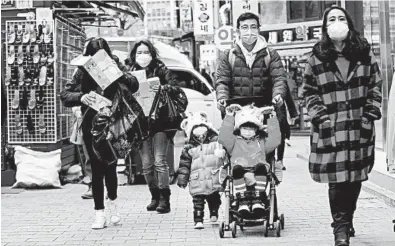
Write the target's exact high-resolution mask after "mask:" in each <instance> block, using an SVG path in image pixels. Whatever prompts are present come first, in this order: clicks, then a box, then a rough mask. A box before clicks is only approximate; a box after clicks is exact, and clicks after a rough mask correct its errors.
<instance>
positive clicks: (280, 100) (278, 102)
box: [272, 95, 284, 106]
mask: <svg viewBox="0 0 395 246" xmlns="http://www.w3.org/2000/svg"><path fill="white" fill-rule="evenodd" d="M272 103H273V104H274V105H277V106H281V105H283V103H284V100H283V98H282V97H281V95H276V96H275V97H273V100H272Z"/></svg>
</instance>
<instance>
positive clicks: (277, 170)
mask: <svg viewBox="0 0 395 246" xmlns="http://www.w3.org/2000/svg"><path fill="white" fill-rule="evenodd" d="M283 167H284V165H283V161H277V162H276V164H275V165H274V174H275V175H276V177H277V179H278V181H279V182H282V181H283Z"/></svg>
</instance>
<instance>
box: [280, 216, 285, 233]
mask: <svg viewBox="0 0 395 246" xmlns="http://www.w3.org/2000/svg"><path fill="white" fill-rule="evenodd" d="M280 222H281V229H283V230H284V225H285V218H284V214H281V215H280Z"/></svg>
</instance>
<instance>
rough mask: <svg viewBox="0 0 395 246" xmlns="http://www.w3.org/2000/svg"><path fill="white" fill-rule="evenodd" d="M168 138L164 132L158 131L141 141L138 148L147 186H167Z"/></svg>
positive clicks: (162, 187)
mask: <svg viewBox="0 0 395 246" xmlns="http://www.w3.org/2000/svg"><path fill="white" fill-rule="evenodd" d="M169 143H170V140H169V139H168V137H167V135H166V133H165V132H158V133H156V134H155V135H154V136H153V137H152V138H150V139H148V140H146V141H144V142H143V146H142V148H141V149H140V156H141V161H142V163H143V173H144V177H145V181H146V182H147V184H148V187H149V188H157V187H159V189H168V188H169V166H168V164H167V149H168V147H169Z"/></svg>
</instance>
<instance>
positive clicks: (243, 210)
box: [237, 204, 250, 215]
mask: <svg viewBox="0 0 395 246" xmlns="http://www.w3.org/2000/svg"><path fill="white" fill-rule="evenodd" d="M237 212H239V213H240V214H241V215H243V214H244V215H245V214H249V213H250V208H249V207H248V205H247V204H243V205H240V207H239V209H238V210H237Z"/></svg>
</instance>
